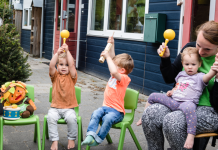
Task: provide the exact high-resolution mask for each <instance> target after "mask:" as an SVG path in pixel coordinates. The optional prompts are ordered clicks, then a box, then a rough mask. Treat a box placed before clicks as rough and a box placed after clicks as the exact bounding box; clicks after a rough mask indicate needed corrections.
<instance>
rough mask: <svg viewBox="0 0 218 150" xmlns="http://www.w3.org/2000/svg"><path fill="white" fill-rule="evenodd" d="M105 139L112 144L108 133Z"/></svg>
mask: <svg viewBox="0 0 218 150" xmlns="http://www.w3.org/2000/svg"><path fill="white" fill-rule="evenodd" d="M106 139H107V142H108V143H109V144H112V143H113V141H112V140H111V137H110V134H109V133H108V134H107V136H106Z"/></svg>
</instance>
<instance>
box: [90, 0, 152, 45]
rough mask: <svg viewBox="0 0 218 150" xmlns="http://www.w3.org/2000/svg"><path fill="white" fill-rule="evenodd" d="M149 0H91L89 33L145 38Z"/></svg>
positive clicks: (135, 38) (124, 37)
mask: <svg viewBox="0 0 218 150" xmlns="http://www.w3.org/2000/svg"><path fill="white" fill-rule="evenodd" d="M148 4H149V0H90V3H89V17H88V18H89V19H88V30H87V34H88V35H94V36H103V37H108V36H111V35H112V32H113V31H115V34H114V37H116V38H121V39H130V40H139V41H142V40H143V37H144V36H143V29H144V15H145V14H146V13H148Z"/></svg>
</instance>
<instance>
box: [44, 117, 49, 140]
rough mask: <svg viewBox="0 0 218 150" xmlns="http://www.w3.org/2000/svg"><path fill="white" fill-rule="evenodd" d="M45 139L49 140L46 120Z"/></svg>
mask: <svg viewBox="0 0 218 150" xmlns="http://www.w3.org/2000/svg"><path fill="white" fill-rule="evenodd" d="M45 134H46V139H49V135H48V122H47V118H46V132H45Z"/></svg>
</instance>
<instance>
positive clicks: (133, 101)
mask: <svg viewBox="0 0 218 150" xmlns="http://www.w3.org/2000/svg"><path fill="white" fill-rule="evenodd" d="M138 96H139V92H138V91H136V90H133V89H130V88H127V89H126V94H125V97H124V108H125V109H126V110H131V112H130V113H126V114H125V116H124V118H123V120H122V121H121V122H119V123H116V124H114V125H113V126H112V128H115V129H121V132H120V140H119V145H118V150H122V149H123V143H124V139H125V134H126V128H127V129H128V130H129V132H130V134H131V136H132V138H133V140H134V142H135V144H136V147H137V148H138V150H142V148H141V146H140V144H139V142H138V140H137V138H136V136H135V133H134V132H133V130H132V127H131V124H132V123H133V120H134V115H135V109H136V108H137V103H138ZM106 139H107V141H108V143H109V144H111V143H113V142H112V140H111V137H110V135H109V133H108V134H107V136H106ZM86 150H90V146H87V147H86Z"/></svg>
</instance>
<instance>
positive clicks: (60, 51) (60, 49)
mask: <svg viewBox="0 0 218 150" xmlns="http://www.w3.org/2000/svg"><path fill="white" fill-rule="evenodd" d="M63 52H64V49H63V48H62V47H59V48H58V51H57V54H58V55H60V54H61V53H63Z"/></svg>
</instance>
